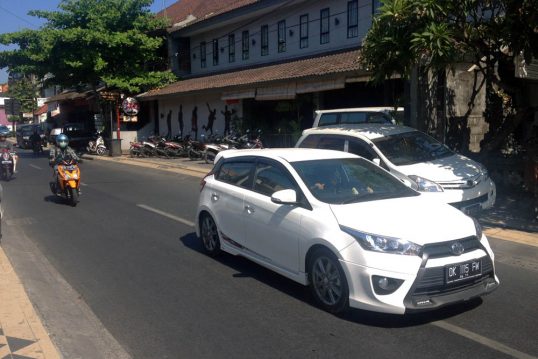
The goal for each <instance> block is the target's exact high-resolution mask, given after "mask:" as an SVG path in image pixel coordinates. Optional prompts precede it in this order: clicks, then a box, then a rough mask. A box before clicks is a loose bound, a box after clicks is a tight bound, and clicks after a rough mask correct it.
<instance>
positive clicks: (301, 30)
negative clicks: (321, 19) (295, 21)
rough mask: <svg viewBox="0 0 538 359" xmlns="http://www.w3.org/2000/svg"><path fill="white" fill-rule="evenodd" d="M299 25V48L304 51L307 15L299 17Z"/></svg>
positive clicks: (306, 42) (306, 35)
mask: <svg viewBox="0 0 538 359" xmlns="http://www.w3.org/2000/svg"><path fill="white" fill-rule="evenodd" d="M299 23H300V25H299V37H300V42H299V47H300V48H301V49H305V48H307V47H308V14H305V15H301V17H300V21H299Z"/></svg>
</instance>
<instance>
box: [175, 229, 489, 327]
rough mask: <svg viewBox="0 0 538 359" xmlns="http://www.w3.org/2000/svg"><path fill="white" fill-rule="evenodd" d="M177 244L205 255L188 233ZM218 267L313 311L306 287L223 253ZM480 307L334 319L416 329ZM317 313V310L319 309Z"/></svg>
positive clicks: (475, 301)
mask: <svg viewBox="0 0 538 359" xmlns="http://www.w3.org/2000/svg"><path fill="white" fill-rule="evenodd" d="M179 240H180V242H181V243H182V244H183V245H184V246H185V247H187V248H190V249H192V250H193V251H195V252H199V253H200V254H202V255H205V254H204V252H203V249H202V244H201V243H200V241H199V240H198V238H197V237H196V234H195V233H194V232H193V233H188V234H186V235H185V236H182V237H180V238H179ZM215 260H216V261H218V262H219V263H221V264H223V265H226V266H228V267H230V268H232V269H233V270H234V271H236V272H237V273H235V274H233V277H234V278H253V279H256V280H258V281H260V282H262V283H263V284H265V285H268V286H271V287H272V288H274V289H276V290H278V291H280V292H282V293H285V294H287V295H289V296H291V297H293V298H294V299H297V300H299V301H302V302H304V303H307V304H309V305H311V306H313V307H316V305H315V302H314V300H313V298H312V297H311V296H310V292H309V291H308V288H307V287H304V286H302V285H300V284H299V283H296V282H294V281H292V280H290V279H288V278H285V277H283V276H281V275H279V274H277V273H275V272H273V271H271V270H269V269H266V268H264V267H262V266H260V265H258V264H256V263H254V262H252V261H250V260H248V259H246V258H243V257H239V256H232V255H229V254H227V253H222V254H221V255H219V256H218V257H216V258H215ZM481 304H482V299H481V298H477V299H473V300H470V301H468V302H463V303H459V304H455V305H451V306H447V307H444V308H440V309H438V310H435V311H427V312H419V313H412V314H406V315H405V316H402V315H394V314H385V313H376V312H369V311H365V310H360V309H351V310H349V311H348V312H346V313H344V314H342V315H338V316H337V317H338V318H340V319H342V320H346V321H349V322H353V323H357V324H362V325H367V326H372V327H380V328H404V327H412V326H420V325H424V324H428V323H431V322H435V321H439V320H443V319H447V318H450V317H453V316H456V315H459V314H462V313H465V312H467V311H470V310H473V309H474V308H476V307H478V306H480V305H481ZM320 310H321V309H320Z"/></svg>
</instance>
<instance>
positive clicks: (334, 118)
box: [318, 113, 338, 126]
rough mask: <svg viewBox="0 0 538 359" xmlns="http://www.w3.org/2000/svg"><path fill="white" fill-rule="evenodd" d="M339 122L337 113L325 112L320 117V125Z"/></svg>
mask: <svg viewBox="0 0 538 359" xmlns="http://www.w3.org/2000/svg"><path fill="white" fill-rule="evenodd" d="M337 123H338V114H337V113H324V114H323V115H321V117H320V118H319V122H318V126H329V125H335V124H337Z"/></svg>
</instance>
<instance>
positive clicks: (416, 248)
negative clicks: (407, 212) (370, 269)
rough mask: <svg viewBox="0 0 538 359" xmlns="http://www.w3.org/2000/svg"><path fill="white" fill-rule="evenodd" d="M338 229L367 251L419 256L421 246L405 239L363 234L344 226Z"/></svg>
mask: <svg viewBox="0 0 538 359" xmlns="http://www.w3.org/2000/svg"><path fill="white" fill-rule="evenodd" d="M340 229H341V230H342V231H344V232H345V233H347V234H349V235H350V236H352V237H353V238H355V240H357V242H359V244H360V246H361V247H362V248H364V249H366V250H369V251H374V252H382V253H391V254H403V255H408V256H420V255H421V251H422V246H420V245H418V244H415V243H413V242H409V241H406V240H405V239H400V238H392V237H385V236H378V235H375V234H370V233H364V232H360V231H357V230H355V229H353V228H349V227H345V226H340Z"/></svg>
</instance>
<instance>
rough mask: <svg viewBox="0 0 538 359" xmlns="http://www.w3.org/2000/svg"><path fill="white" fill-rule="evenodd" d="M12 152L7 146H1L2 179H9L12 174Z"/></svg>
mask: <svg viewBox="0 0 538 359" xmlns="http://www.w3.org/2000/svg"><path fill="white" fill-rule="evenodd" d="M13 155H14V154H13V153H11V152H10V151H9V149H7V148H2V152H1V154H0V157H1V158H2V180H4V181H9V180H10V179H11V176H13Z"/></svg>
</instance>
